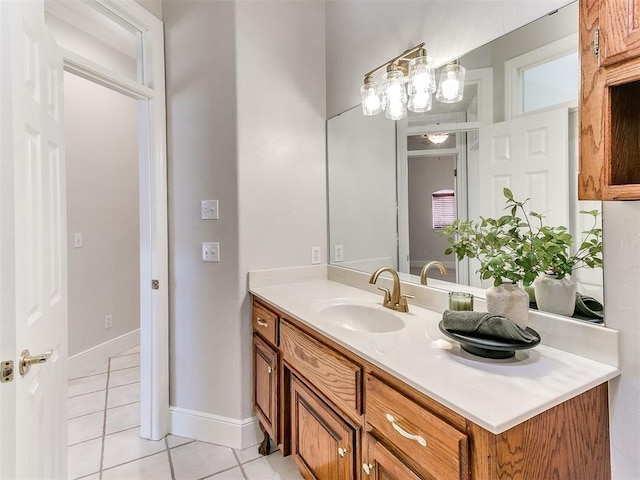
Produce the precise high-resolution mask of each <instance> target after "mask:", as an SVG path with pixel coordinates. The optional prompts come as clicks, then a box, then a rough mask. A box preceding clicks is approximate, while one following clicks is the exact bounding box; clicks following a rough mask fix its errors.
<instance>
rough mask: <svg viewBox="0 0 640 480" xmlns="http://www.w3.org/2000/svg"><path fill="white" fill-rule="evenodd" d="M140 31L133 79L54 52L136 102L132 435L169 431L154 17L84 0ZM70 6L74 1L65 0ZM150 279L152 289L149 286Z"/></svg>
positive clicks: (159, 39) (158, 41)
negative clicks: (136, 359) (136, 350)
mask: <svg viewBox="0 0 640 480" xmlns="http://www.w3.org/2000/svg"><path fill="white" fill-rule="evenodd" d="M92 1H93V2H94V3H96V4H98V5H100V6H101V7H102V8H103V9H104V11H105V15H110V16H112V17H115V18H116V19H118V20H121V21H123V22H125V23H128V24H129V25H131V26H132V27H134V28H135V29H137V30H139V31H140V32H141V36H142V42H141V49H142V56H141V57H142V58H143V62H141V63H142V64H141V65H139V67H138V72H139V78H141V82H138V81H135V80H132V79H130V78H128V77H126V76H124V75H122V74H120V73H118V72H115V71H113V70H110V69H108V68H105V67H103V66H101V65H99V64H97V63H95V62H93V61H91V60H89V59H87V58H84V57H82V56H80V55H78V54H76V53H74V52H71V51H69V50H65V49H61V50H62V57H63V62H64V69H65V71H67V72H70V73H73V74H75V75H78V76H80V77H82V78H85V79H87V80H90V81H92V82H95V83H98V84H100V85H102V86H104V87H107V88H110V89H112V90H114V91H116V92H118V93H122V94H124V95H127V96H129V97H132V98H134V99H136V100H139V114H140V115H139V118H140V120H139V133H138V135H139V145H140V146H139V176H140V186H139V195H140V436H141V437H143V438H149V439H152V440H159V439H161V438H163V437H164V436H165V435H166V434H167V433H169V295H168V288H169V274H168V270H169V265H168V264H169V256H168V239H167V231H168V229H167V161H166V115H165V85H164V34H163V24H162V22H161V21H160V20H159V19H157V18H156V17H155V16H153V15H152V14H151V13H149V12H148V11H147V10H146V9H144V8H143V7H142V6H140V5H139V4H137V3H136V2H135V1H134V0H92ZM65 6H66V7H67V8H71V9H73V6H74V2H68V3H66V4H65ZM154 280H157V281H158V283H159V288H158V289H152V281H154Z"/></svg>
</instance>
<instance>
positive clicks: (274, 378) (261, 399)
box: [253, 334, 279, 442]
mask: <svg viewBox="0 0 640 480" xmlns="http://www.w3.org/2000/svg"><path fill="white" fill-rule="evenodd" d="M277 370H278V352H277V351H276V350H274V349H273V348H272V347H271V346H269V345H268V344H267V343H266V342H265V341H264V340H262V339H261V338H260V337H259V336H258V335H255V334H254V335H253V375H254V382H253V407H254V411H255V413H256V416H257V417H258V420H259V421H260V424H261V425H262V427H263V429H264V430H265V431H266V432H268V434H269V435H271V438H273V440H275V441H276V442H278V440H279V437H278V372H277Z"/></svg>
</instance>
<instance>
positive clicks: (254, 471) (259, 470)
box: [242, 451, 302, 480]
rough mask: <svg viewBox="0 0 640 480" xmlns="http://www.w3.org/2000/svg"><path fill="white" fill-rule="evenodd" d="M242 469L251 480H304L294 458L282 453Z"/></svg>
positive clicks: (274, 454) (273, 454) (245, 465)
mask: <svg viewBox="0 0 640 480" xmlns="http://www.w3.org/2000/svg"><path fill="white" fill-rule="evenodd" d="M242 468H243V469H244V473H245V474H246V475H247V478H248V479H249V480H302V477H301V476H300V473H299V472H298V467H296V464H295V463H294V462H293V458H292V457H291V456H289V457H286V458H285V457H283V456H282V453H281V452H280V451H277V452H275V453H272V454H271V455H268V456H266V457H262V458H259V459H258V460H254V461H252V462H249V463H245V464H244V465H243V466H242Z"/></svg>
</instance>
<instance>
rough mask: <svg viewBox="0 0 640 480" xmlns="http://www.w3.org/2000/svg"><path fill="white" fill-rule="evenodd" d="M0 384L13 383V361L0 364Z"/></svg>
mask: <svg viewBox="0 0 640 480" xmlns="http://www.w3.org/2000/svg"><path fill="white" fill-rule="evenodd" d="M0 373H1V374H2V376H0V383H9V382H12V381H13V360H9V361H7V362H2V363H1V364H0Z"/></svg>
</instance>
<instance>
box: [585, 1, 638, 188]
mask: <svg viewBox="0 0 640 480" xmlns="http://www.w3.org/2000/svg"><path fill="white" fill-rule="evenodd" d="M579 38H580V42H579V43H580V47H579V48H580V68H581V75H580V77H581V83H580V103H579V111H580V113H579V115H580V173H579V176H578V197H579V198H580V199H581V200H638V199H640V113H638V108H637V105H638V103H639V102H640V0H580V9H579ZM596 41H597V44H598V49H597V51H598V54H596V48H595V47H596Z"/></svg>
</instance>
